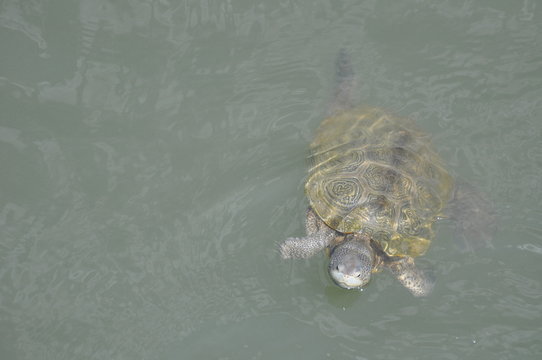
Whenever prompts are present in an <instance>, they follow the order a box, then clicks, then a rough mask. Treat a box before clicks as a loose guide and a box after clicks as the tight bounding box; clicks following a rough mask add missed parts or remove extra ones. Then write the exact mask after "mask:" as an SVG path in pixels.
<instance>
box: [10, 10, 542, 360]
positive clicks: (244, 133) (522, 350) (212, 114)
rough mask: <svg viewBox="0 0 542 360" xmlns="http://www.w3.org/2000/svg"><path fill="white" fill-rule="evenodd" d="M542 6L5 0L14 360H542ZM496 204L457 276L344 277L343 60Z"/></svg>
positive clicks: (443, 231)
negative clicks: (343, 54) (336, 70)
mask: <svg viewBox="0 0 542 360" xmlns="http://www.w3.org/2000/svg"><path fill="white" fill-rule="evenodd" d="M541 13H542V4H540V3H539V2H537V1H534V0H524V1H504V0H502V1H496V0H491V1H490V0H486V1H455V2H454V1H444V0H442V1H441V0H438V1H415V0H408V1H401V2H397V1H376V0H373V1H351V2H346V1H327V0H319V1H314V0H305V1H285V2H273V1H265V2H264V1H249V0H245V1H208V0H203V1H202V0H197V1H196V0H194V1H144V0H141V1H126V0H121V1H106V0H98V1H96V0H86V1H85V0H81V1H78V2H77V1H68V0H60V1H21V0H19V1H15V0H12V1H4V2H2V3H1V5H0V49H1V51H0V104H1V109H2V111H1V115H0V165H1V169H2V170H1V174H0V194H1V197H0V356H1V358H2V359H55V360H59V359H279V358H280V359H327V358H329V359H538V358H540V356H541V354H542V343H541V341H540V339H541V338H542V283H541V280H540V279H541V271H542V261H541V260H542V225H541V224H542V210H541V207H540V202H541V200H542V196H541V193H542V185H541V184H542V182H541V179H542V150H541V149H542V147H541V146H540V144H541V140H540V139H541V136H542V28H541V26H542V25H541V24H542V14H541ZM343 46H345V47H347V48H349V49H350V52H351V53H352V54H353V57H354V67H355V70H356V72H357V74H358V88H357V91H356V97H357V98H359V100H360V103H368V104H372V105H377V106H381V107H385V108H388V109H391V110H392V111H393V112H394V113H396V114H399V115H401V116H409V117H412V118H414V119H416V121H417V122H418V123H419V125H420V126H421V127H423V128H424V129H425V130H426V131H427V132H429V133H431V134H432V135H433V139H434V143H435V144H436V146H437V148H438V150H439V152H440V153H441V154H442V156H443V158H444V159H446V162H447V163H448V165H449V167H450V168H451V169H452V171H453V173H454V174H455V175H457V177H458V178H461V179H465V180H467V181H468V182H470V183H471V184H474V185H475V186H477V187H478V188H479V189H481V190H483V191H484V192H485V193H486V194H487V197H488V198H489V199H490V200H491V201H492V202H493V203H494V207H495V209H496V211H497V213H498V214H499V221H498V225H499V230H498V232H497V234H496V236H495V238H494V239H493V248H490V249H485V250H482V251H479V252H477V253H475V254H470V253H466V254H465V253H462V252H461V251H458V249H457V246H455V243H454V241H453V231H452V228H451V227H450V226H449V225H447V224H442V226H440V227H439V229H438V237H437V239H436V240H435V242H434V246H433V247H432V248H431V250H430V251H429V253H428V254H427V256H426V259H427V261H428V262H429V263H430V264H432V266H433V267H434V268H435V272H436V276H437V278H438V282H437V285H436V289H435V291H434V293H433V294H432V296H431V297H429V298H427V299H416V298H413V297H412V296H411V295H410V294H409V293H408V292H407V291H406V290H405V289H403V288H401V286H400V285H399V284H397V283H396V281H395V280H394V279H393V278H392V277H391V276H390V275H389V274H387V273H381V274H378V276H375V279H374V281H373V282H372V283H371V285H370V286H369V287H368V288H367V289H366V290H365V291H364V292H363V293H359V292H347V291H343V290H340V289H338V288H336V287H334V286H333V285H332V284H331V282H330V280H329V279H328V277H327V275H326V273H325V263H326V259H325V258H324V256H323V255H322V256H318V257H316V258H313V259H310V260H307V261H291V262H290V261H282V260H281V259H280V258H279V256H278V253H277V250H276V245H277V243H278V242H279V241H280V240H282V239H284V238H286V237H287V236H301V235H302V234H303V231H304V230H303V218H304V209H305V207H306V201H305V199H304V195H303V178H304V175H305V170H306V164H305V156H306V155H307V147H308V142H309V141H310V138H311V134H312V132H313V130H314V129H315V128H316V127H317V126H318V124H319V122H320V120H321V119H322V116H324V114H325V112H326V105H327V104H328V101H329V98H330V94H331V92H332V88H333V60H334V58H335V55H336V53H337V51H338V49H339V48H340V47H343Z"/></svg>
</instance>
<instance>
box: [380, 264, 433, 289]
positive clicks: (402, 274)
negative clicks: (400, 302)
mask: <svg viewBox="0 0 542 360" xmlns="http://www.w3.org/2000/svg"><path fill="white" fill-rule="evenodd" d="M385 266H386V267H387V268H388V269H389V270H390V271H391V273H392V274H393V275H394V276H395V278H396V279H397V280H399V282H400V283H401V284H402V285H403V286H404V287H406V288H407V289H408V291H410V292H411V293H412V295H414V296H416V297H421V296H428V295H429V294H431V291H433V288H434V287H435V279H434V277H433V276H432V274H431V273H430V272H429V271H427V270H425V271H424V270H422V269H420V268H418V267H417V266H416V264H415V262H414V259H413V258H411V257H410V256H405V257H401V258H398V259H393V260H391V259H390V260H389V261H386V263H385Z"/></svg>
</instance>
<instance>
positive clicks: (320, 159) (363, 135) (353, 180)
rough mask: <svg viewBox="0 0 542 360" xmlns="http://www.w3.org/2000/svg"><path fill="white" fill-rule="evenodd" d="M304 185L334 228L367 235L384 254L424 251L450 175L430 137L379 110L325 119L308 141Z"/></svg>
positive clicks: (444, 199) (318, 211)
mask: <svg viewBox="0 0 542 360" xmlns="http://www.w3.org/2000/svg"><path fill="white" fill-rule="evenodd" d="M309 159H310V168H309V175H308V178H307V181H306V185H305V191H306V194H307V197H308V199H309V203H310V206H311V208H312V210H313V211H314V212H315V213H316V215H317V216H318V217H319V218H320V219H321V220H322V221H323V222H324V223H325V224H326V225H327V226H328V227H330V228H331V229H333V230H335V231H337V232H339V233H342V234H349V233H359V234H363V235H364V236H366V237H368V238H370V239H371V240H372V241H373V242H374V243H376V245H378V246H379V247H380V249H381V250H382V251H383V252H384V253H385V254H387V255H388V256H410V257H416V256H419V255H423V254H424V253H425V252H426V250H427V249H428V247H429V245H430V243H431V240H432V239H433V231H432V230H431V226H432V224H433V222H434V221H435V220H436V218H437V217H438V216H439V215H440V214H441V211H442V209H443V207H444V206H445V204H446V203H447V202H448V200H449V199H450V197H451V194H452V189H453V180H452V177H451V176H450V175H449V173H448V172H447V171H446V170H445V169H444V167H443V165H442V161H441V159H440V157H439V156H438V155H437V154H436V153H435V151H434V150H433V149H432V147H431V146H430V141H429V139H428V136H427V135H425V134H424V133H423V132H421V131H419V130H418V129H417V128H416V126H415V125H414V124H413V122H411V121H409V120H408V119H402V118H395V117H393V116H390V115H388V114H387V113H386V112H384V111H382V110H380V109H377V108H361V109H351V110H348V111H344V112H341V113H339V114H337V115H333V116H331V117H329V118H327V119H326V120H324V121H323V122H322V124H321V125H320V127H319V129H318V130H317V133H316V136H315V138H314V141H313V142H312V144H311V156H310V158H309Z"/></svg>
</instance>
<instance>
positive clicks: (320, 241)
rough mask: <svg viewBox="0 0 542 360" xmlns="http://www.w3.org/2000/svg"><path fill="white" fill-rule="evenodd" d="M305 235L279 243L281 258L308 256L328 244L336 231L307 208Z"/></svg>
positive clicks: (335, 235)
mask: <svg viewBox="0 0 542 360" xmlns="http://www.w3.org/2000/svg"><path fill="white" fill-rule="evenodd" d="M305 227H306V231H307V236H305V237H302V238H294V237H291V238H288V239H286V240H284V241H283V242H282V243H281V244H280V255H281V257H282V258H283V259H290V258H309V257H311V256H313V255H315V254H316V253H317V252H319V251H322V250H324V249H325V248H326V247H327V246H329V245H330V244H331V243H332V242H333V240H334V239H335V237H337V235H338V233H337V232H336V231H335V230H333V229H331V228H330V227H329V226H327V225H326V224H325V223H324V222H323V221H322V220H321V219H320V218H319V217H318V216H317V215H316V214H315V213H314V211H313V210H312V209H311V208H309V209H308V210H307V218H306V222H305Z"/></svg>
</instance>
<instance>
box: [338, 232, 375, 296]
mask: <svg viewBox="0 0 542 360" xmlns="http://www.w3.org/2000/svg"><path fill="white" fill-rule="evenodd" d="M374 258H375V255H374V251H373V249H372V248H371V247H370V245H369V244H368V242H366V241H359V240H357V239H355V238H354V239H350V240H348V239H347V241H345V242H343V243H341V244H339V245H337V246H335V247H334V248H333V249H332V251H331V254H330V261H329V268H328V271H329V275H330V276H331V279H333V281H334V282H335V283H336V284H337V285H339V286H340V287H342V288H345V289H359V288H362V287H363V286H365V285H367V283H368V282H369V280H370V279H371V272H372V270H373V264H374Z"/></svg>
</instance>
